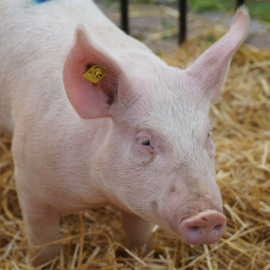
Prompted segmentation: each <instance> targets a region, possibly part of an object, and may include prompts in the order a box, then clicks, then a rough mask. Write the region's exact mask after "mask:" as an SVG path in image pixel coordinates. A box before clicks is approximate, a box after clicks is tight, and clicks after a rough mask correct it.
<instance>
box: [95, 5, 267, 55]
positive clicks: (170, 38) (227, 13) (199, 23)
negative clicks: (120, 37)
mask: <svg viewBox="0 0 270 270" xmlns="http://www.w3.org/2000/svg"><path fill="white" fill-rule="evenodd" d="M95 2H96V3H97V4H98V5H99V7H100V8H101V9H102V10H103V11H104V13H105V14H106V15H107V16H108V17H109V18H110V19H111V20H113V21H114V22H115V24H117V25H118V26H120V25H121V15H120V1H118V0H96V1H95ZM128 2H129V6H128V9H129V30H130V35H132V36H133V37H135V38H137V39H139V40H140V41H142V42H144V43H145V44H146V45H147V46H149V47H150V48H151V49H152V50H154V51H155V52H156V53H160V52H165V53H173V52H175V51H176V50H177V48H178V42H177V41H178V36H177V35H178V31H179V23H178V17H179V12H178V5H179V1H178V0H130V1H128ZM186 3H187V39H189V38H191V37H194V36H196V35H199V34H200V32H201V30H199V29H202V28H203V29H206V28H210V27H213V25H214V24H221V26H224V27H229V25H230V22H231V19H232V16H233V14H234V12H235V9H236V5H237V1H236V0H187V1H186ZM245 4H246V6H247V7H248V9H249V11H250V15H251V17H252V24H251V28H250V33H249V36H248V39H247V43H249V44H251V45H254V46H256V47H258V48H269V47H270V34H269V30H270V1H269V0H250V1H245ZM209 39H210V41H213V42H214V41H215V40H211V37H209Z"/></svg>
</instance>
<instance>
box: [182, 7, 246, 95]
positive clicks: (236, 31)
mask: <svg viewBox="0 0 270 270" xmlns="http://www.w3.org/2000/svg"><path fill="white" fill-rule="evenodd" d="M248 26H249V15H248V11H247V9H246V8H245V7H244V6H242V7H240V8H239V9H238V11H237V14H236V16H235V18H234V20H233V22H232V24H231V27H230V29H229V31H228V32H227V33H226V34H225V35H224V36H223V37H222V38H221V39H220V40H218V41H217V42H216V43H215V44H213V45H212V46H211V47H210V48H209V49H207V50H206V51H205V52H204V53H203V54H202V55H200V56H199V57H198V59H197V60H196V61H195V62H194V63H193V64H192V65H191V66H190V67H188V68H187V69H186V72H187V74H188V75H189V76H190V77H192V79H193V80H196V81H197V83H199V84H200V88H201V89H202V91H204V93H203V94H204V95H205V96H206V97H207V98H208V99H209V100H211V99H213V98H215V97H216V96H218V95H219V93H220V90H221V88H222V86H223V84H224V82H225V79H226V75H227V72H228V69H229V66H230V62H231V58H232V56H233V54H234V53H235V51H236V50H237V49H238V47H239V46H240V45H241V44H242V42H243V41H244V39H245V37H246V35H247V31H248Z"/></svg>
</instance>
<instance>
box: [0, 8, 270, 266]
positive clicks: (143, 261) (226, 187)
mask: <svg viewBox="0 0 270 270" xmlns="http://www.w3.org/2000/svg"><path fill="white" fill-rule="evenodd" d="M152 11H153V10H152ZM134 16H135V15H134ZM189 25H190V27H191V28H192V33H191V35H190V37H189V40H188V41H187V42H186V43H185V44H184V45H183V46H181V48H180V49H178V50H177V51H176V52H175V53H174V54H164V53H160V52H162V51H165V50H162V49H161V50H160V52H159V53H160V55H161V57H162V58H163V59H164V60H165V61H166V62H168V63H169V64H171V65H175V66H179V67H182V68H183V67H185V66H186V65H187V63H188V62H190V61H192V60H194V59H195V58H196V56H198V55H199V54H200V53H201V52H202V51H204V50H205V49H206V48H207V47H209V46H210V45H211V42H210V41H209V40H216V39H217V38H218V37H220V35H222V34H223V33H225V29H224V28H223V27H222V26H220V22H218V23H214V24H213V23H211V24H209V23H207V21H205V19H203V18H198V17H194V16H192V15H191V16H190V17H189ZM267 33H268V34H267ZM165 34H166V33H165ZM165 34H164V33H162V32H160V33H158V34H157V35H156V36H154V37H155V38H156V40H158V39H159V37H161V36H164V35H165ZM257 34H261V33H257ZM266 34H267V35H268V36H269V26H268V32H267V30H266V32H264V33H263V35H266ZM166 35H167V34H166ZM164 42H166V40H165V41H164V40H161V43H164ZM174 44H175V43H174ZM171 46H175V45H171ZM269 46H270V44H269V43H268V47H269ZM266 47H267V46H266ZM175 49H176V48H175ZM269 60H270V49H258V48H256V47H254V46H252V45H250V44H244V45H243V46H242V47H241V48H240V49H239V50H238V51H237V53H236V54H235V56H234V57H233V60H232V63H231V68H230V71H229V74H228V78H227V81H226V85H225V87H224V89H223V93H222V97H221V98H219V99H218V100H217V101H216V102H215V103H214V104H212V106H211V111H210V116H211V117H210V118H211V120H212V125H213V132H212V133H213V134H212V137H213V140H214V142H215V144H216V174H217V182H218V185H219V187H220V189H221V192H222V197H223V202H224V212H225V214H226V216H227V219H228V221H227V223H228V224H227V228H226V231H225V234H224V236H223V237H222V239H221V240H220V241H219V242H218V243H216V244H213V245H201V246H190V245H187V244H185V243H183V242H182V241H180V240H176V239H174V238H173V237H171V236H170V235H167V234H166V233H165V232H164V231H163V230H162V229H157V230H155V231H154V232H153V236H154V249H153V251H152V252H151V253H149V254H148V255H147V256H145V257H138V256H137V255H136V254H135V253H133V252H131V251H129V250H127V249H126V248H125V247H124V242H125V239H124V234H123V230H122V226H121V222H120V215H119V211H118V209H116V208H112V207H103V208H100V209H95V210H89V211H85V212H81V213H78V214H69V215H66V216H64V217H63V218H62V219H61V226H60V230H61V233H62V234H63V238H62V239H61V240H60V241H61V242H62V243H63V250H62V253H61V254H60V256H59V257H56V258H55V259H54V260H52V261H51V262H48V263H47V264H46V265H44V266H42V267H40V269H41V268H42V269H76V270H79V269H91V270H94V269H106V270H109V269H115V270H116V269H117V270H120V269H170V270H173V269H183V270H184V269H219V270H222V269H224V270H225V269H226V270H231V269H234V270H240V269H241V270H242V269H254V270H268V269H270V61H269ZM29 263H30V260H29V254H28V252H27V240H26V238H25V232H24V226H23V222H22V216H21V211H20V208H19V204H18V200H17V195H16V190H15V183H14V174H13V163H12V157H11V153H10V140H9V139H7V138H6V137H5V136H4V135H3V134H2V133H1V131H0V269H6V270H9V269H10V270H11V269H33V268H32V267H31V266H30V265H29Z"/></svg>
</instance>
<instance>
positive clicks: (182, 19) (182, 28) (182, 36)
mask: <svg viewBox="0 0 270 270" xmlns="http://www.w3.org/2000/svg"><path fill="white" fill-rule="evenodd" d="M178 8H179V36H178V44H182V43H183V42H184V41H185V40H186V35H187V23H186V22H187V18H186V17H187V3H186V0H178Z"/></svg>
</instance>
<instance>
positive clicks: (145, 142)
mask: <svg viewBox="0 0 270 270" xmlns="http://www.w3.org/2000/svg"><path fill="white" fill-rule="evenodd" d="M139 142H140V143H141V144H142V145H145V146H150V145H151V143H150V141H149V140H148V139H146V138H143V139H140V140H139Z"/></svg>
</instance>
